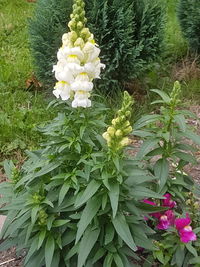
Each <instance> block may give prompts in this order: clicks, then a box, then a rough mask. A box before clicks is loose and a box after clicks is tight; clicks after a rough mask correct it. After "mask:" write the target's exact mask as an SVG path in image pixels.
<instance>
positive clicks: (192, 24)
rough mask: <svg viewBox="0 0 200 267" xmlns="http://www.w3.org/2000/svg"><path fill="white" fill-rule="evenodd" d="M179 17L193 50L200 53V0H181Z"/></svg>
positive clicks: (183, 31)
mask: <svg viewBox="0 0 200 267" xmlns="http://www.w3.org/2000/svg"><path fill="white" fill-rule="evenodd" d="M178 17H179V22H180V25H181V29H182V33H183V35H184V37H185V38H186V39H187V41H188V43H189V47H190V49H191V51H192V52H195V53H198V54H199V53H200V0H180V2H179V5H178Z"/></svg>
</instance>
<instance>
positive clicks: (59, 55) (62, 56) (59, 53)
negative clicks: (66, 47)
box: [57, 47, 66, 61]
mask: <svg viewBox="0 0 200 267" xmlns="http://www.w3.org/2000/svg"><path fill="white" fill-rule="evenodd" d="M57 59H58V60H63V61H64V60H66V59H65V55H64V54H63V48H62V47H61V48H60V49H59V50H58V52H57Z"/></svg>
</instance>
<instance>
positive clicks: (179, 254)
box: [175, 247, 185, 267]
mask: <svg viewBox="0 0 200 267" xmlns="http://www.w3.org/2000/svg"><path fill="white" fill-rule="evenodd" d="M184 258H185V250H184V249H183V248H181V247H178V248H177V250H176V253H175V259H176V264H177V266H178V267H182V265H183V262H184Z"/></svg>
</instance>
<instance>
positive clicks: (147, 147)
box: [136, 139, 158, 159]
mask: <svg viewBox="0 0 200 267" xmlns="http://www.w3.org/2000/svg"><path fill="white" fill-rule="evenodd" d="M157 145H158V140H157V139H153V140H147V141H145V142H144V143H143V144H142V146H141V148H140V150H139V152H138V153H137V155H136V157H137V159H143V158H144V156H146V154H148V153H149V152H150V151H151V150H152V149H154V148H155V146H157Z"/></svg>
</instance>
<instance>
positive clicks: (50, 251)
mask: <svg viewBox="0 0 200 267" xmlns="http://www.w3.org/2000/svg"><path fill="white" fill-rule="evenodd" d="M54 250H55V242H54V238H53V237H52V236H51V235H50V236H49V237H48V239H47V242H46V245H45V263H46V267H51V263H52V259H53V255H54Z"/></svg>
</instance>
